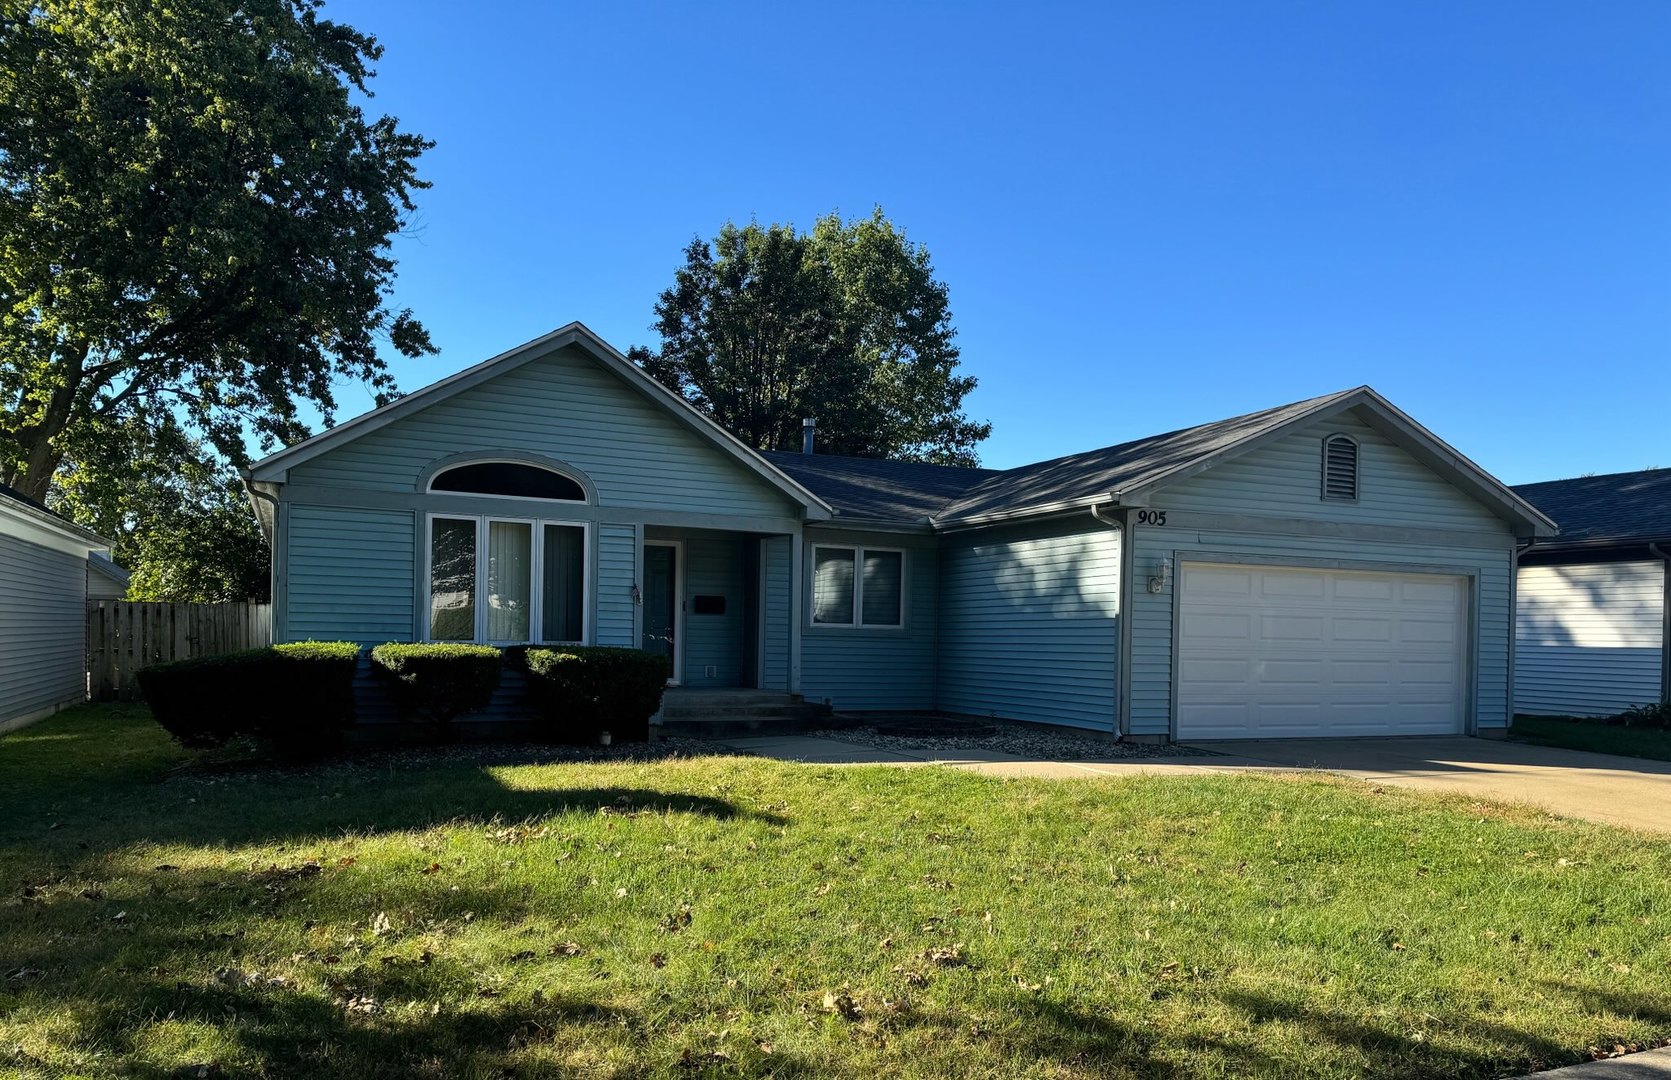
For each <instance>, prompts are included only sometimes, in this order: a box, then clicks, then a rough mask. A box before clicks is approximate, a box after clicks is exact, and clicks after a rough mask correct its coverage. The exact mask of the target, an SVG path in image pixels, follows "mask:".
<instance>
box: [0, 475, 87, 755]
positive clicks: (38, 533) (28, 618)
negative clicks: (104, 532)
mask: <svg viewBox="0 0 1671 1080" xmlns="http://www.w3.org/2000/svg"><path fill="white" fill-rule="evenodd" d="M109 549H110V541H108V540H106V539H104V538H103V537H101V536H99V535H98V534H96V533H92V532H89V531H87V530H86V529H83V528H82V527H81V526H79V525H75V524H73V523H71V522H69V521H67V520H65V519H64V518H61V517H59V516H58V515H57V514H54V513H53V512H52V511H50V510H48V509H47V508H46V507H44V506H42V505H41V504H39V503H37V502H35V501H34V500H33V499H28V498H25V497H24V496H22V495H20V494H19V493H17V492H15V491H13V490H12V489H11V488H8V487H5V486H4V485H0V731H9V730H11V729H12V728H18V727H22V726H23V725H24V724H27V723H30V722H31V721H34V720H39V719H40V718H42V717H44V716H50V715H51V714H52V713H54V712H57V711H58V710H59V709H61V708H63V707H64V706H66V705H73V704H75V703H77V702H79V701H82V700H84V699H85V698H86V696H87V582H88V575H89V573H90V567H91V566H92V564H91V563H90V562H89V559H90V557H91V556H92V555H94V554H95V553H98V554H104V553H106V552H108V551H109Z"/></svg>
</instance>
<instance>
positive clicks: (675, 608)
mask: <svg viewBox="0 0 1671 1080" xmlns="http://www.w3.org/2000/svg"><path fill="white" fill-rule="evenodd" d="M679 576H680V567H679V545H678V544H676V543H667V542H655V541H651V542H648V543H646V544H645V545H644V635H643V640H642V641H641V642H640V647H641V648H643V649H644V650H645V651H646V652H653V653H660V654H661V655H663V656H665V657H667V658H668V659H669V660H671V661H672V662H673V679H672V681H673V682H675V683H677V682H680V681H681V680H682V679H683V677H684V671H683V668H684V663H683V658H682V657H681V656H680V653H681V652H682V651H683V650H682V649H681V648H680V643H679V636H680V635H679V629H680V627H679V624H680V622H681V621H682V620H681V619H680V606H681V604H680V595H679V594H680V588H679Z"/></svg>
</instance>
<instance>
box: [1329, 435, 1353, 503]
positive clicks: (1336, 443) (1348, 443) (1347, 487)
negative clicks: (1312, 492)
mask: <svg viewBox="0 0 1671 1080" xmlns="http://www.w3.org/2000/svg"><path fill="white" fill-rule="evenodd" d="M1357 497H1358V444H1357V443H1355V442H1353V441H1352V439H1351V438H1350V437H1349V436H1346V435H1330V436H1329V437H1328V438H1326V439H1324V440H1323V498H1325V499H1345V500H1348V501H1351V500H1355V499H1356V498H1357Z"/></svg>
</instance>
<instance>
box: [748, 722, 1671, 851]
mask: <svg viewBox="0 0 1671 1080" xmlns="http://www.w3.org/2000/svg"><path fill="white" fill-rule="evenodd" d="M725 741H726V742H727V743H728V744H729V745H730V746H731V747H732V748H734V749H736V750H739V751H742V752H744V753H748V754H758V755H760V756H762V757H770V758H777V759H778V760H780V761H803V762H813V763H819V764H826V765H898V766H906V767H911V766H917V767H921V766H934V765H938V766H944V767H949V768H958V769H967V770H969V771H971V772H981V773H987V774H989V775H993V776H1034V777H1044V778H1050V779H1072V778H1075V777H1079V778H1084V777H1093V776H1136V775H1145V774H1147V775H1151V776H1152V775H1163V776H1165V775H1172V776H1177V775H1201V774H1203V773H1213V772H1272V771H1292V770H1296V769H1321V770H1324V771H1327V772H1332V773H1338V774H1340V775H1342V776H1352V777H1357V778H1358V779H1361V780H1368V781H1371V782H1373V783H1377V784H1387V785H1391V786H1394V787H1407V788H1415V789H1418V790H1422V791H1445V792H1460V793H1462V794H1465V795H1472V796H1475V797H1477V798H1480V799H1488V800H1496V801H1500V802H1520V803H1530V804H1532V805H1534V806H1541V807H1543V808H1544V809H1546V810H1549V811H1552V812H1553V813H1556V814H1561V815H1564V816H1566V817H1576V818H1587V819H1589V820H1591V821H1600V822H1604V823H1606V824H1609V825H1624V826H1627V827H1629V828H1636V829H1649V830H1653V831H1655V832H1663V833H1671V762H1666V761H1648V760H1645V759H1642V758H1629V757H1616V756H1614V755H1612V754H1587V753H1584V752H1582V751H1579V750H1556V749H1553V748H1550V747H1545V746H1527V745H1525V744H1523V743H1512V742H1504V741H1502V740H1499V739H1471V738H1466V737H1463V736H1448V737H1444V738H1401V739H1266V740H1247V741H1236V742H1211V743H1198V744H1195V745H1196V746H1197V748H1199V749H1201V750H1206V751H1209V752H1210V753H1211V754H1212V755H1214V756H1210V757H1208V756H1195V757H1172V758H1168V757H1142V758H1125V757H1120V756H1118V755H1110V756H1109V757H1107V758H1105V759H1101V760H1071V761H1070V760H1056V759H1051V758H1050V757H1048V756H1043V757H1038V758H1023V757H1017V756H1015V755H1013V754H1005V753H1000V752H996V751H975V750H970V751H964V752H960V753H958V754H956V755H955V756H954V755H951V754H949V753H947V752H944V751H941V752H935V751H926V750H912V751H902V750H881V749H877V748H876V747H872V746H866V745H862V744H860V743H856V742H849V741H847V740H845V739H840V738H830V737H828V736H807V735H774V736H761V737H752V738H734V739H727V740H725Z"/></svg>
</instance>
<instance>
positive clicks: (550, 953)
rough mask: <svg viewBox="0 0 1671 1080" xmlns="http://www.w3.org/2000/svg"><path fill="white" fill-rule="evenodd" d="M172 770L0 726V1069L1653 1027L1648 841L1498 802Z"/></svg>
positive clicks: (1202, 1069) (370, 1065)
mask: <svg viewBox="0 0 1671 1080" xmlns="http://www.w3.org/2000/svg"><path fill="white" fill-rule="evenodd" d="M186 760H187V756H186V755H185V754H183V753H181V752H179V751H176V750H174V749H173V748H172V747H171V746H170V745H169V744H168V743H167V742H166V741H165V740H164V739H163V738H162V736H161V735H160V733H159V732H157V731H156V730H154V729H153V728H152V726H151V725H150V724H149V722H148V721H147V720H146V719H145V718H144V716H143V713H142V712H140V711H138V710H132V709H130V710H127V711H123V710H121V709H112V708H104V709H90V710H83V711H80V712H77V713H74V714H69V715H66V716H64V717H61V718H58V719H55V720H53V721H51V722H48V723H44V724H41V725H38V726H36V727H33V728H30V729H28V730H26V731H24V732H21V733H18V734H16V735H13V736H8V737H6V738H4V739H3V740H0V1074H4V1073H8V1070H14V1071H16V1072H20V1073H21V1074H22V1075H24V1076H64V1075H74V1076H104V1075H115V1074H121V1075H128V1076H167V1075H189V1076H197V1075H211V1076H275V1077H278V1076H284V1077H290V1076H298V1077H299V1076H307V1077H368V1076H435V1077H451V1076H483V1077H485V1076H494V1077H498V1076H506V1075H511V1076H519V1077H520V1076H546V1075H549V1076H602V1077H613V1076H621V1077H628V1076H668V1077H673V1076H678V1077H684V1076H701V1075H723V1076H730V1075H744V1076H763V1075H772V1076H777V1077H809V1076H868V1077H882V1076H887V1077H892V1076H907V1077H926V1076H946V1077H950V1076H958V1077H962V1076H985V1077H995V1078H996V1077H1017V1076H1033V1077H1068V1076H1075V1077H1102V1076H1120V1075H1140V1076H1153V1077H1215V1076H1243V1075H1265V1076H1276V1077H1292V1076H1299V1075H1305V1076H1339V1077H1356V1076H1380V1077H1399V1078H1410V1077H1458V1076H1477V1077H1501V1076H1506V1075H1511V1074H1513V1073H1516V1072H1519V1071H1523V1070H1529V1069H1533V1068H1540V1067H1546V1066H1551V1065H1556V1064H1562V1063H1567V1062H1572V1061H1577V1060H1580V1059H1583V1058H1585V1057H1587V1056H1588V1055H1589V1052H1590V1051H1589V1048H1591V1047H1596V1046H1599V1047H1603V1048H1611V1047H1613V1046H1614V1045H1615V1044H1617V1043H1625V1044H1630V1043H1643V1044H1646V1043H1650V1042H1658V1041H1662V1040H1664V1039H1666V1038H1668V1037H1671V980H1667V979H1666V978H1665V972H1666V970H1667V965H1668V964H1671V841H1666V840H1660V839H1654V838H1648V837H1645V836H1642V835H1638V834H1632V833H1628V832H1623V831H1618V830H1612V829H1608V828H1604V827H1601V826H1595V825H1588V824H1576V823H1568V822H1561V821H1555V820H1552V819H1549V818H1546V817H1542V816H1539V815H1537V814H1534V813H1532V812H1529V811H1523V810H1505V809H1498V808H1490V807H1482V806H1479V805H1476V804H1471V803H1469V802H1467V801H1465V800H1438V799H1434V798H1430V797H1420V796H1416V795H1414V794H1407V793H1399V792H1397V791H1391V790H1378V789H1375V788H1373V787H1371V786H1368V785H1364V784H1360V783H1355V782H1349V781H1338V780H1329V779H1300V778H1295V779H1270V778H1259V777H1212V778H1200V779H1197V778H1188V779H1168V778H1158V777H1150V778H1137V779H1129V780H1119V781H1105V780H1084V781H1070V782H1055V783H1052V782H1044V781H1005V780H997V779H988V778H982V777H978V776H974V775H971V774H967V773H961V772H957V771H953V770H949V769H934V768H923V769H909V770H889V769H884V768H862V769H839V768H833V767H825V766H797V765H783V764H774V763H770V762H763V761H756V760H749V759H739V758H727V757H712V758H698V759H685V760H677V761H661V762H645V763H636V764H634V763H610V764H589V765H573V764H570V765H548V766H538V765H517V766H501V767H484V766H481V765H478V764H472V763H469V762H462V763H461V762H460V761H459V760H458V759H456V758H455V759H453V760H452V761H451V762H450V763H423V764H414V759H413V758H411V757H406V758H403V759H398V760H395V762H394V764H393V765H391V759H377V758H371V759H362V760H360V761H359V762H357V763H337V764H331V765H325V766H319V767H316V768H313V769H311V770H291V771H278V770H274V771H263V772H257V771H249V770H245V771H242V772H239V771H230V772H226V771H222V772H218V773H217V772H209V771H205V770H203V769H201V768H187V769H184V770H180V769H178V768H177V767H178V766H179V765H180V764H181V763H182V762H184V761H186ZM199 1067H207V1068H206V1071H205V1072H202V1073H200V1072H199Z"/></svg>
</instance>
